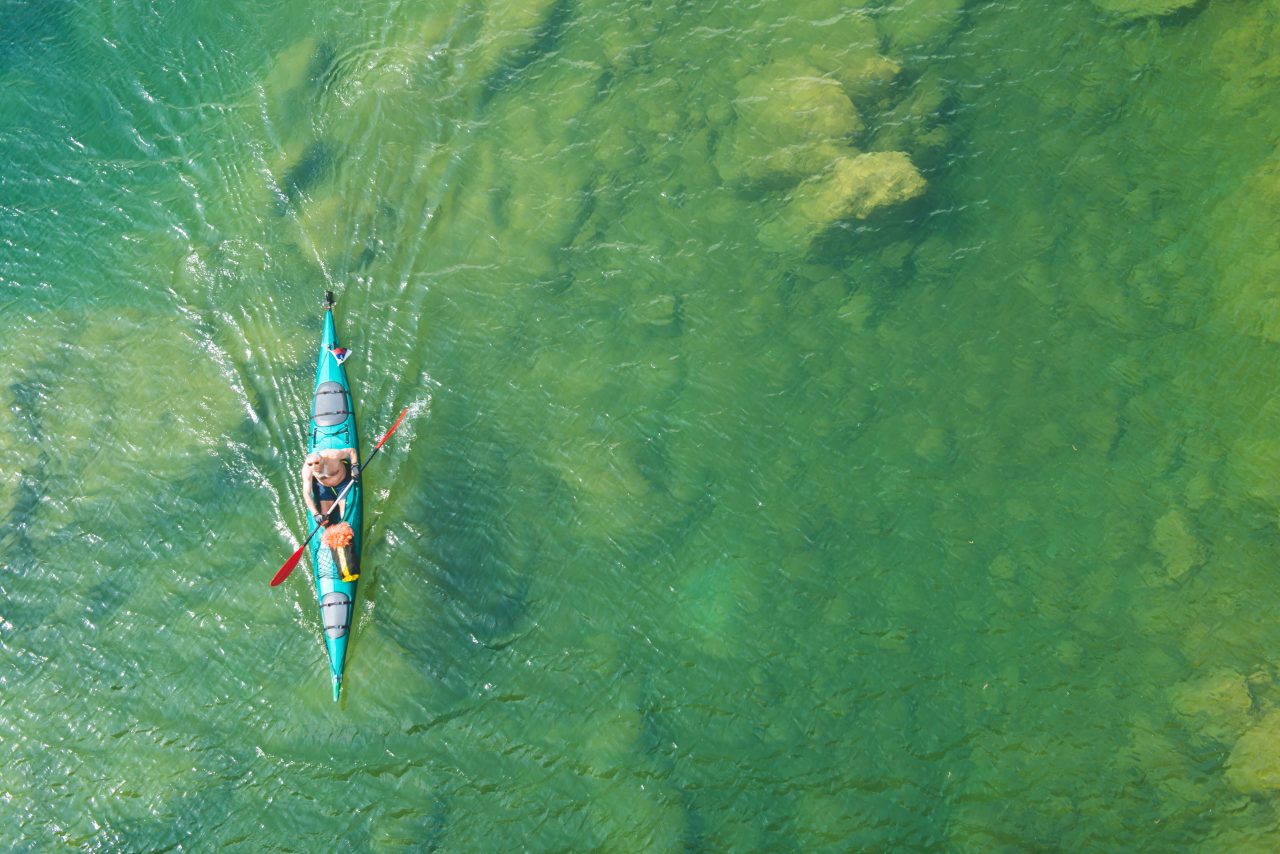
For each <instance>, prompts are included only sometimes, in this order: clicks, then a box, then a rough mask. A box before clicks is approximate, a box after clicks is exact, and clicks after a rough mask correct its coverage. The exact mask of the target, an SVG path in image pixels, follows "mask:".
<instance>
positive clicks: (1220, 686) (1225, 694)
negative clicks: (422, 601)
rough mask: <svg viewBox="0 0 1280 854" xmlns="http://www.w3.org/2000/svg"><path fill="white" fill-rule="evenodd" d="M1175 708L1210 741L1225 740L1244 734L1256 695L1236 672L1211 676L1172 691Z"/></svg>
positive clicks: (1195, 680)
mask: <svg viewBox="0 0 1280 854" xmlns="http://www.w3.org/2000/svg"><path fill="white" fill-rule="evenodd" d="M1172 695H1173V707H1174V709H1176V710H1177V711H1178V714H1180V715H1182V716H1183V717H1186V718H1190V719H1191V720H1192V722H1193V723H1194V725H1195V727H1196V729H1197V730H1198V731H1199V732H1201V733H1202V734H1204V735H1207V736H1209V737H1210V738H1214V739H1218V740H1220V741H1226V740H1228V739H1231V738H1235V737H1236V736H1237V735H1239V734H1240V733H1242V732H1244V730H1245V728H1246V727H1247V726H1248V724H1249V710H1250V709H1251V708H1252V707H1253V696H1252V695H1251V694H1250V693H1249V682H1248V680H1246V679H1245V678H1244V676H1242V675H1240V674H1239V673H1236V672H1235V671H1234V670H1222V671H1219V672H1217V673H1210V674H1208V675H1206V676H1204V677H1202V678H1199V679H1194V680H1191V681H1189V682H1183V683H1182V684H1180V685H1177V686H1176V687H1175V688H1174V689H1173V692H1172Z"/></svg>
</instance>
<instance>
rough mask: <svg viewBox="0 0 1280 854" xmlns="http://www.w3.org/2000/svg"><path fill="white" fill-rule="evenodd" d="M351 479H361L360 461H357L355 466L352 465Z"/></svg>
mask: <svg viewBox="0 0 1280 854" xmlns="http://www.w3.org/2000/svg"><path fill="white" fill-rule="evenodd" d="M351 479H352V480H359V479H360V464H359V463H356V464H355V465H353V466H352V467H351Z"/></svg>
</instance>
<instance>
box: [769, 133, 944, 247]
mask: <svg viewBox="0 0 1280 854" xmlns="http://www.w3.org/2000/svg"><path fill="white" fill-rule="evenodd" d="M925 186H926V182H925V179H924V177H923V176H922V175H921V174H920V173H919V171H917V170H916V167H915V166H913V165H912V163H911V158H909V157H907V155H906V154H904V153H902V152H901V151H877V152H872V153H869V154H858V155H854V156H852V157H843V158H841V159H840V160H838V161H836V164H835V165H834V166H833V167H832V168H831V169H830V170H829V171H828V172H827V173H826V174H824V175H822V176H821V177H820V178H818V179H816V180H813V181H809V182H806V183H804V184H801V185H800V186H799V187H797V188H796V190H795V192H794V193H792V195H791V198H790V200H789V201H788V202H787V205H786V207H785V208H784V209H783V211H782V213H781V214H780V215H779V216H778V217H777V218H776V219H774V220H772V221H771V222H769V223H767V224H766V225H765V226H764V228H762V229H761V231H760V239H761V241H762V242H763V243H764V244H765V245H766V246H768V247H769V248H771V249H774V250H778V251H781V250H783V249H787V248H801V249H807V248H808V246H809V245H810V244H811V243H812V241H813V240H814V239H816V238H817V237H818V236H819V235H821V234H822V233H823V232H824V231H826V230H827V228H829V227H830V226H831V225H832V224H834V223H836V222H839V221H840V220H844V219H866V218H867V217H869V216H871V214H873V213H875V212H876V211H877V210H879V209H881V208H884V207H888V206H891V205H896V204H899V203H901V202H905V201H908V200H909V199H913V198H915V197H916V196H919V195H920V194H921V193H923V192H924V190H925Z"/></svg>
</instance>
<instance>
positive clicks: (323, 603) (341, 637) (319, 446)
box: [307, 292, 363, 702]
mask: <svg viewBox="0 0 1280 854" xmlns="http://www.w3.org/2000/svg"><path fill="white" fill-rule="evenodd" d="M346 354H347V351H346V350H344V349H343V348H342V347H341V345H340V344H339V343H338V332H337V328H336V327H335V326H334V322H333V294H332V293H331V292H326V293H325V303H324V331H323V333H322V334H321V336H320V356H319V358H318V359H317V360H316V391H315V396H314V397H313V398H312V402H311V435H310V441H309V443H308V445H307V451H308V453H310V452H311V451H320V450H326V449H341V448H356V449H357V450H358V449H359V447H360V445H359V441H360V439H359V437H358V436H357V435H356V415H355V406H354V405H353V404H352V400H351V385H350V383H348V382H347V369H346V368H345V367H344V366H343V362H344V361H346ZM361 491H362V490H361V488H360V480H359V479H356V480H355V481H354V482H353V483H351V488H350V490H349V491H348V492H347V496H346V508H345V512H344V513H343V515H342V521H345V522H346V523H347V524H348V525H350V526H351V531H352V541H351V544H350V545H349V546H348V547H346V548H338V549H334V548H329V547H328V546H326V545H325V544H324V543H323V540H324V537H323V533H324V532H319V534H320V535H317V531H316V528H317V527H318V524H317V523H316V521H315V520H314V519H311V518H310V516H309V515H308V519H309V521H310V526H309V528H308V534H310V535H311V539H310V542H311V565H312V567H313V569H314V572H315V583H316V599H317V600H318V601H319V603H320V623H321V625H322V626H323V627H324V643H325V647H327V649H328V651H329V673H330V676H331V677H332V681H333V699H334V701H335V702H336V701H337V699H338V695H339V694H340V693H341V692H342V671H343V667H344V666H345V665H346V659H347V639H348V638H349V637H350V636H351V622H352V617H353V615H354V614H355V602H356V583H357V582H356V579H357V578H358V577H359V574H360V545H361V540H362V539H363V531H362V530H361V523H362V521H363V518H362V517H363V513H362V509H361V500H360V499H361ZM335 515H336V514H335ZM330 522H331V524H332V523H334V522H335V519H334V516H331V517H330Z"/></svg>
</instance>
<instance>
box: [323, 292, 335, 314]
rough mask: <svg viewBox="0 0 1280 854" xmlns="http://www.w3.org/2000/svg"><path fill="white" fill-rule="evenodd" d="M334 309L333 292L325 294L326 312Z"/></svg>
mask: <svg viewBox="0 0 1280 854" xmlns="http://www.w3.org/2000/svg"><path fill="white" fill-rule="evenodd" d="M332 308H333V291H325V292H324V310H325V311H329V310H330V309H332Z"/></svg>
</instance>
